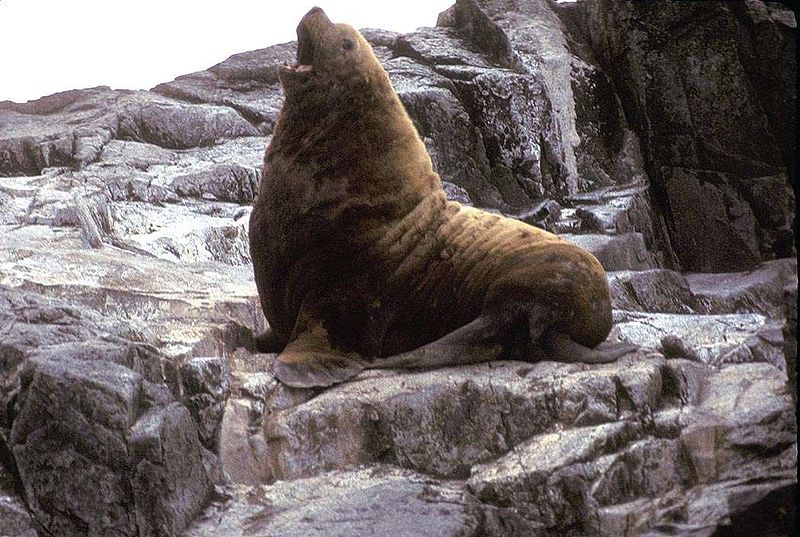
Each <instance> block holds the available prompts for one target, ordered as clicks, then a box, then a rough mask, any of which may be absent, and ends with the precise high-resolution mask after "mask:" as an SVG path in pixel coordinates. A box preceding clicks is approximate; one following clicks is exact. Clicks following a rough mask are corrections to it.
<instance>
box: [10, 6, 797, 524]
mask: <svg viewBox="0 0 800 537" xmlns="http://www.w3.org/2000/svg"><path fill="white" fill-rule="evenodd" d="M423 22H424V21H423ZM795 33H796V23H795V19H794V15H793V14H792V12H791V11H788V10H786V9H785V8H782V7H781V6H780V5H778V4H775V3H764V2H761V1H758V0H748V1H747V2H739V3H725V2H701V3H685V2H673V1H670V2H663V3H660V4H659V5H658V6H655V5H653V4H652V3H639V2H633V3H632V2H622V1H617V0H613V1H611V0H610V1H602V2H599V1H592V0H580V1H578V2H567V3H553V2H549V1H547V0H513V1H499V0H457V1H456V3H455V4H454V5H453V6H452V7H451V8H450V9H448V10H447V11H445V12H443V13H442V14H441V15H440V16H439V20H438V23H437V25H436V26H435V27H425V28H420V29H419V30H417V31H415V32H412V33H410V34H405V35H401V34H396V33H393V32H388V31H385V30H376V29H368V30H364V35H365V36H366V37H367V39H368V40H369V41H370V42H371V43H372V45H373V47H374V49H375V52H376V54H377V55H378V57H379V58H380V60H381V61H382V62H383V64H384V66H385V68H386V69H387V71H388V73H389V76H390V78H391V80H392V83H393V84H394V86H395V89H396V90H397V92H398V94H399V96H400V99H401V100H402V102H403V104H404V105H405V106H406V108H407V110H408V112H409V114H410V116H411V117H412V119H413V121H414V123H415V125H416V126H417V128H418V130H419V132H420V135H421V136H422V138H423V140H424V142H425V144H426V146H427V147H428V149H429V151H430V153H431V157H432V159H433V162H434V165H435V168H436V169H437V171H438V172H439V173H440V174H441V177H442V179H443V181H444V188H445V190H446V192H447V194H448V196H449V197H451V198H452V199H456V200H458V201H460V202H462V203H467V204H472V205H475V206H478V207H482V208H485V209H487V210H490V211H493V212H496V213H500V214H505V215H507V216H510V217H514V218H518V219H521V220H523V221H526V222H528V223H531V224H534V225H538V226H540V227H543V228H546V229H549V230H551V231H554V232H557V233H559V234H562V235H564V236H565V237H567V238H568V239H569V240H572V241H574V242H576V243H578V244H580V245H581V246H583V247H584V248H587V249H589V250H590V251H592V252H593V253H594V254H595V255H596V256H597V257H598V259H600V261H601V262H602V263H603V265H604V266H605V268H606V270H607V271H608V275H609V283H610V286H611V290H612V295H613V308H614V319H615V323H616V327H615V329H614V331H613V332H612V335H611V336H610V339H612V340H622V341H627V342H632V343H635V344H637V345H638V346H639V349H638V350H637V351H636V352H635V353H631V354H629V355H626V356H625V357H623V358H621V359H620V360H618V361H617V362H614V363H611V364H605V365H596V366H590V365H584V364H561V363H553V362H540V363H526V362H511V361H498V362H491V363H485V364H479V365H474V366H465V367H456V368H446V369H440V370H432V371H417V372H403V371H383V370H373V371H368V372H365V373H362V374H361V375H359V376H358V377H356V378H355V379H353V380H352V381H350V382H347V383H344V384H341V385H338V386H336V387H333V388H330V389H327V390H319V389H314V390H300V389H293V388H288V387H286V386H283V385H281V384H279V383H278V382H277V380H276V379H275V377H274V375H273V374H272V362H273V360H274V355H271V354H261V353H258V352H257V351H256V350H255V337H256V336H258V335H259V334H260V333H261V332H262V331H263V330H264V329H265V328H266V323H265V320H264V318H263V316H262V314H261V309H260V306H259V302H258V296H257V293H256V289H255V285H254V283H253V277H252V269H251V267H250V259H249V251H248V227H247V221H248V217H249V213H250V206H251V204H252V200H253V198H254V196H255V195H256V193H257V189H258V185H259V181H260V178H261V162H262V158H263V152H264V147H265V145H266V144H267V143H268V141H269V136H270V132H271V130H272V127H273V125H274V122H275V119H276V117H277V114H278V111H279V110H280V107H281V103H282V99H283V97H282V93H281V90H280V87H279V83H278V78H277V68H278V66H279V65H281V64H283V63H285V62H291V61H293V59H294V56H295V54H296V46H295V44H294V43H286V44H281V45H276V46H273V47H269V48H266V49H261V50H255V51H250V52H243V53H241V54H237V55H234V56H232V57H231V58H229V59H227V60H225V61H224V62H222V63H220V64H218V65H216V66H213V67H211V68H209V69H208V70H206V71H202V72H198V73H192V74H187V75H184V76H181V77H178V78H177V79H176V80H174V81H171V82H166V83H164V84H160V85H158V86H157V87H155V88H153V89H152V90H150V91H124V90H111V89H109V88H102V87H101V88H91V89H80V90H73V91H69V92H65V93H61V94H57V95H52V96H49V97H44V98H42V99H39V100H36V101H32V102H29V103H25V104H19V103H9V102H2V103H0V536H2V537H6V536H9V537H36V536H39V537H45V536H64V537H73V536H92V537H95V536H106V535H115V536H132V537H133V536H136V537H139V536H151V535H152V536H178V535H182V536H185V537H205V536H209V537H211V536H222V535H226V536H227V535H232V536H237V535H241V536H245V535H247V536H256V537H257V536H298V537H299V536H307V535H326V536H328V535H341V536H352V535H365V536H370V535H372V536H376V537H377V536H383V535H404V536H427V535H442V536H450V535H452V536H474V537H478V536H489V537H495V536H497V537H499V536H507V535H509V536H520V537H522V536H539V535H541V536H546V535H568V536H589V535H592V536H595V535H599V536H608V537H611V536H619V535H624V536H626V537H627V536H631V537H633V536H637V535H651V536H662V535H692V536H711V535H742V534H746V535H767V534H774V535H788V534H789V530H788V528H789V527H790V524H791V516H792V514H793V506H794V502H795V498H794V487H795V485H796V477H795V476H796V467H797V442H796V438H797V433H796V430H797V428H796V418H795V413H794V408H795V400H796V393H795V384H794V383H795V378H796V373H795V372H796V348H797V340H796V338H797V329H796V326H797V325H796V323H797V312H796V297H797V262H796V251H795V249H794V241H795V238H794V235H793V231H792V230H793V222H794V203H793V183H792V181H793V180H794V174H795V169H794V165H795V163H794V125H793V120H792V118H794V107H795V101H794V99H795V97H794V96H795V74H794V73H795V72H796V69H795V61H796V60H795V56H794V42H795ZM787 380H788V382H787ZM770 532H772V533H770Z"/></svg>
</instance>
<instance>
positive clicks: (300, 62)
mask: <svg viewBox="0 0 800 537" xmlns="http://www.w3.org/2000/svg"><path fill="white" fill-rule="evenodd" d="M279 78H280V80H281V84H282V85H283V89H284V92H285V94H286V97H287V99H292V98H293V97H296V96H298V95H300V94H303V93H307V92H309V91H319V90H320V89H324V90H325V93H326V94H327V95H338V94H342V95H344V94H347V95H352V94H353V89H355V88H359V91H360V92H363V91H364V88H367V87H369V86H374V87H377V88H379V89H383V90H385V89H387V88H389V87H390V85H389V81H388V78H387V76H386V74H385V72H384V70H383V68H382V67H381V65H380V63H379V62H378V60H377V58H376V57H375V54H374V53H373V51H372V47H371V46H370V44H369V43H368V42H367V40H366V39H364V37H363V36H362V35H361V34H360V33H359V32H358V31H357V30H356V29H355V28H353V27H352V26H350V25H347V24H334V23H333V22H331V20H330V19H329V18H328V16H327V15H326V14H325V12H324V11H323V10H322V9H320V8H318V7H315V8H313V9H311V11H309V12H308V13H307V14H306V15H305V17H303V19H302V20H301V21H300V24H298V26H297V63H296V64H295V65H292V66H289V65H285V66H283V67H282V68H281V69H280V70H279ZM336 87H338V88H339V91H332V89H333V88H336Z"/></svg>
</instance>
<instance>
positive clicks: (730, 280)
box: [686, 258, 797, 318]
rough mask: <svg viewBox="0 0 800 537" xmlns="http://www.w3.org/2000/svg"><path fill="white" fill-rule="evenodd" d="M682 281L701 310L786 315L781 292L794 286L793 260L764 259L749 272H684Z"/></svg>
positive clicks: (795, 269)
mask: <svg viewBox="0 0 800 537" xmlns="http://www.w3.org/2000/svg"><path fill="white" fill-rule="evenodd" d="M686 281H687V282H688V283H689V287H690V288H691V291H692V293H693V294H695V295H696V296H697V298H698V301H699V304H698V308H697V311H698V312H701V313H712V314H713V313H746V312H753V313H760V314H762V315H767V316H769V317H776V318H781V317H784V316H786V312H785V311H784V307H783V304H784V301H783V293H784V289H785V288H786V287H787V286H789V287H794V288H797V260H796V259H791V258H790V259H779V260H775V261H768V262H767V263H764V264H763V265H761V266H759V267H757V268H756V269H754V270H752V271H749V272H738V273H723V274H687V275H686Z"/></svg>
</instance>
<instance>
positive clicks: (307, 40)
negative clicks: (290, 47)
mask: <svg viewBox="0 0 800 537" xmlns="http://www.w3.org/2000/svg"><path fill="white" fill-rule="evenodd" d="M333 26H334V24H333V22H331V20H330V19H329V18H328V16H327V15H326V14H325V12H324V11H323V10H322V8H319V7H314V8H311V10H310V11H309V12H308V13H306V14H305V16H304V17H303V18H302V19H301V20H300V24H298V25H297V51H298V58H297V59H298V61H299V63H306V64H310V63H312V62H313V58H302V57H301V56H302V55H303V53H304V52H305V51H304V49H307V48H309V47H313V45H314V41H315V39H318V36H320V35H321V34H324V33H325V32H326V31H328V30H330V29H331V28H332V27H333Z"/></svg>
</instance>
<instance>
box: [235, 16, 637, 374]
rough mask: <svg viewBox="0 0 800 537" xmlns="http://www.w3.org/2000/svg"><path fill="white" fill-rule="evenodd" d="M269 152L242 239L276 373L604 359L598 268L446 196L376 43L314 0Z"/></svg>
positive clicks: (605, 315)
mask: <svg viewBox="0 0 800 537" xmlns="http://www.w3.org/2000/svg"><path fill="white" fill-rule="evenodd" d="M297 38H298V41H297V43H298V44H297V62H298V63H297V64H296V65H294V66H284V67H283V68H281V69H280V71H279V77H280V81H281V84H282V86H283V89H284V93H285V97H286V100H285V103H284V105H283V108H282V110H281V112H280V115H279V117H278V120H277V122H276V124H275V128H274V132H273V136H272V140H271V141H270V143H269V146H268V148H267V150H266V154H265V157H264V173H263V178H262V181H261V185H260V188H259V193H258V197H257V199H256V201H255V204H254V208H253V212H252V214H251V218H250V251H251V254H252V259H253V267H254V272H255V280H256V284H257V286H258V293H259V296H260V298H261V304H262V308H263V310H264V314H265V315H266V318H267V320H268V321H269V324H270V327H271V332H269V333H267V334H265V335H264V336H262V337H261V338H260V347H261V349H262V350H270V351H275V352H280V354H279V356H278V358H277V361H276V363H275V373H276V376H277V377H278V379H280V380H281V381H282V382H284V383H286V384H288V385H291V386H306V387H307V386H328V385H331V384H334V383H337V382H341V381H344V380H346V379H348V378H350V377H352V376H354V375H355V374H357V373H358V372H359V371H361V370H362V369H364V368H367V367H372V368H376V367H409V368H415V367H440V366H445V365H453V364H464V363H473V362H479V361H488V360H493V359H499V358H517V359H527V360H539V359H553V360H560V361H583V362H589V363H599V362H607V361H611V360H613V359H615V358H616V357H618V355H620V354H622V353H624V352H627V351H629V350H631V349H630V347H628V346H621V347H620V346H619V345H617V346H613V345H610V346H608V347H607V348H605V349H602V350H599V349H592V348H593V347H596V346H597V345H598V344H600V343H601V342H603V341H604V340H605V339H606V337H607V335H608V333H609V331H610V330H611V325H612V321H611V306H610V296H609V288H608V283H607V280H606V276H605V272H604V271H603V268H602V266H601V265H600V263H599V262H598V261H597V259H595V257H594V256H593V255H591V254H590V253H589V252H587V251H585V250H583V249H581V248H579V247H578V246H576V245H574V244H572V243H569V242H567V241H565V240H563V239H561V238H559V237H557V236H556V235H553V234H551V233H548V232H546V231H543V230H540V229H537V228H535V227H533V226H529V225H527V224H525V223H522V222H519V221H516V220H513V219H509V218H503V217H501V216H497V215H494V214H490V213H488V212H485V211H481V210H478V209H474V208H471V207H467V206H462V205H461V204H459V203H456V202H452V201H447V200H446V199H445V195H444V193H443V191H442V187H441V182H440V179H439V176H438V175H437V174H436V173H435V172H434V171H433V168H432V165H431V159H430V157H429V156H428V153H427V151H426V149H425V146H424V144H423V143H422V141H421V139H420V137H419V135H418V134H417V131H416V129H415V128H414V125H413V124H412V122H411V120H410V119H409V117H408V114H407V113H406V111H405V109H404V108H403V105H402V104H401V102H400V100H399V99H398V97H397V95H396V93H395V92H394V89H393V88H392V85H391V83H390V81H389V78H388V76H387V74H386V72H385V71H384V69H383V67H382V66H381V65H380V63H379V62H378V60H377V58H376V57H375V54H374V53H373V51H372V48H371V47H370V45H369V43H367V41H366V40H365V39H364V38H363V36H361V34H360V33H359V32H358V31H356V30H354V29H353V28H352V27H350V26H347V25H344V24H334V23H332V22H331V21H330V20H329V19H328V17H327V16H326V15H325V13H324V12H323V11H322V10H321V9H319V8H314V9H312V10H311V11H309V12H308V14H307V15H305V17H304V18H303V19H302V21H301V22H300V24H299V26H298V27H297Z"/></svg>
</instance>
